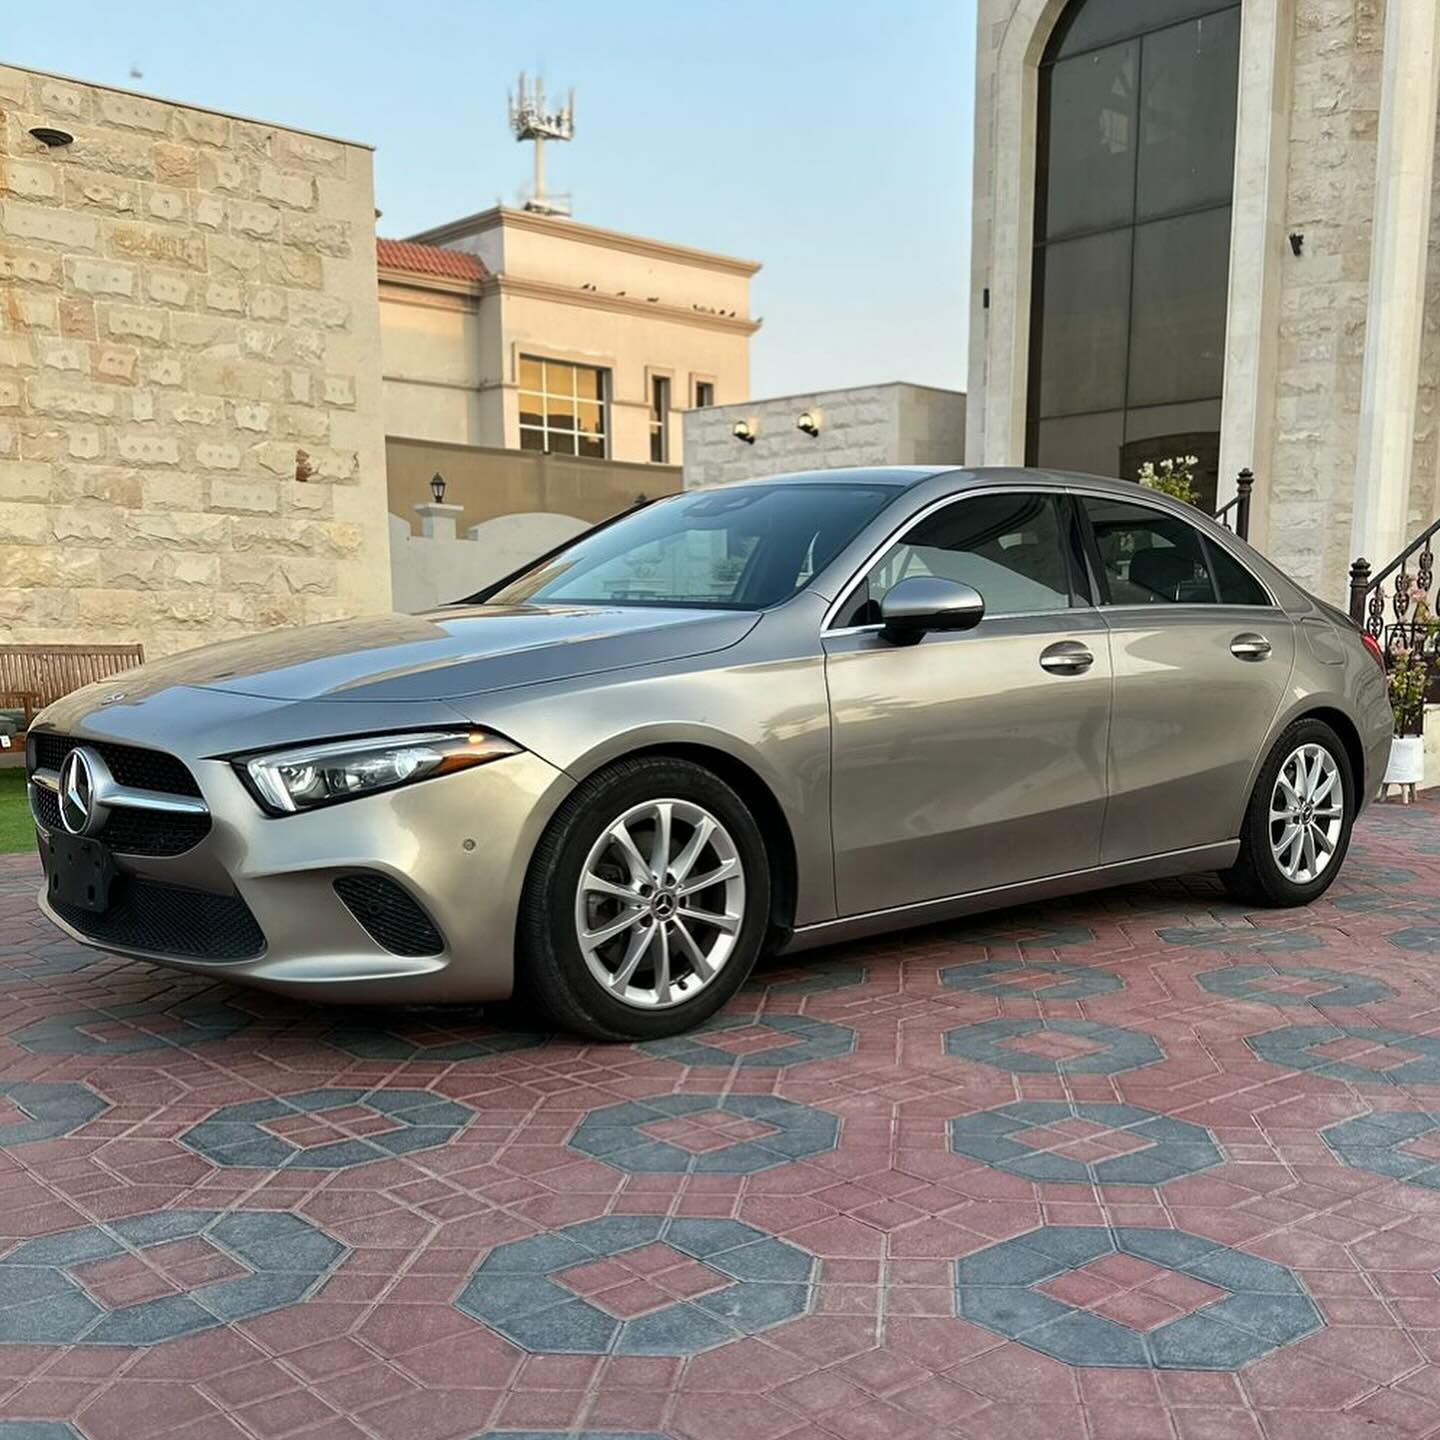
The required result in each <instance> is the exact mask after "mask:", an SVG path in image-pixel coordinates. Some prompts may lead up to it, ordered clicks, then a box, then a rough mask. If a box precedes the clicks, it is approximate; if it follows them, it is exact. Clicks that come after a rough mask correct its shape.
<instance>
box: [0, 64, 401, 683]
mask: <svg viewBox="0 0 1440 1440" xmlns="http://www.w3.org/2000/svg"><path fill="white" fill-rule="evenodd" d="M42 124H44V125H54V126H60V127H63V128H64V129H66V130H68V131H70V132H72V133H73V134H74V136H75V141H74V143H73V144H72V145H68V146H65V147H62V148H58V149H53V150H52V149H48V148H46V147H45V146H44V145H42V144H41V143H40V142H38V141H37V140H35V139H33V138H32V137H31V136H30V135H29V134H28V131H29V129H30V127H32V126H35V125H42ZM302 450H303V451H304V452H306V455H307V456H308V468H309V469H310V470H311V471H312V472H313V473H311V474H310V476H309V478H308V479H306V480H303V481H302V480H297V478H296V474H297V452H299V451H302ZM389 602H390V588H389V538H388V528H387V521H386V497H385V455H384V440H383V429H382V423H381V400H380V362H379V315H378V302H377V296H376V281H375V247H374V186H373V174H372V155H371V152H370V151H369V150H368V149H367V148H366V147H364V146H360V145H351V144H345V143H341V142H337V141H332V140H327V139H323V138H320V137H318V136H313V135H308V134H304V133H301V132H297V131H293V130H286V129H281V128H279V127H275V126H270V125H264V124H259V123H256V122H253V121H248V120H242V119H236V118H232V117H229V116H225V115H217V114H214V113H211V112H209V111H203V110H196V109H191V108H188V107H185V106H181V105H176V104H172V103H169V102H165V101H158V100H152V99H148V98H145V97H141V96H137V95H131V94H129V93H126V92H122V91H116V90H109V89H105V88H102V87H99V86H93V85H86V84H79V83H75V82H71V81H66V80H61V79H58V78H55V77H52V76H48V75H43V74H38V73H34V72H28V71H23V70H16V69H5V68H0V643H4V642H14V643H42V644H43V643H54V642H84V641H91V640H93V641H97V642H100V641H135V640H138V641H140V642H142V643H143V644H144V645H145V648H146V653H147V654H148V655H159V654H164V653H168V652H171V651H175V650H181V649H185V648H188V647H190V646H194V645H198V644H201V643H204V642H205V641H208V640H212V639H217V638H220V637H222V636H231V635H239V634H245V633H248V632H252V631H256V630H260V629H264V628H267V627H270V626H274V625H294V624H300V623H303V622H308V621H314V620H325V619H330V618H333V617H337V616H342V615H351V614H357V613H364V612H366V611H375V610H383V609H388V608H389Z"/></svg>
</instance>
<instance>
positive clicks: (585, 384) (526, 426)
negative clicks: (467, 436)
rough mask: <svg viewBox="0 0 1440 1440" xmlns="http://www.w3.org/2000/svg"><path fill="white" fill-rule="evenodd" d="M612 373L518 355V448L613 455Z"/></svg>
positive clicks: (600, 456)
mask: <svg viewBox="0 0 1440 1440" xmlns="http://www.w3.org/2000/svg"><path fill="white" fill-rule="evenodd" d="M609 393H610V372H609V371H608V370H602V369H600V368H599V367H597V366H594V365H574V364H572V363H570V362H569V361H567V360H546V359H543V358H542V357H540V356H538V355H522V356H521V357H520V448H521V449H522V450H540V451H543V452H544V453H546V454H548V455H583V456H586V457H588V458H589V459H593V460H603V459H605V457H606V456H607V455H608V454H609V453H610V427H609V424H608V413H607V412H608V403H607V402H608V400H609Z"/></svg>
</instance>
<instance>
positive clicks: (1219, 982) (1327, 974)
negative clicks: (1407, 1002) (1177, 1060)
mask: <svg viewBox="0 0 1440 1440" xmlns="http://www.w3.org/2000/svg"><path fill="white" fill-rule="evenodd" d="M1195 983H1196V984H1197V985H1199V986H1200V988H1201V989H1202V990H1208V991H1209V992H1210V994H1212V995H1223V996H1224V997H1225V998H1226V999H1227V1000H1259V1001H1262V1002H1264V1003H1265V1004H1267V1005H1319V1006H1324V1007H1326V1008H1329V1007H1330V1006H1332V1005H1372V1004H1374V1003H1375V1002H1376V1001H1377V1000H1393V999H1394V998H1395V991H1394V990H1393V989H1392V988H1391V987H1390V986H1389V985H1387V984H1385V982H1384V981H1383V980H1372V979H1371V978H1370V977H1369V976H1367V975H1348V974H1346V973H1345V971H1343V970H1327V969H1325V968H1324V967H1323V966H1320V965H1231V966H1229V967H1228V968H1226V969H1224V970H1207V971H1205V972H1204V973H1203V974H1201V975H1197V976H1196V977H1195Z"/></svg>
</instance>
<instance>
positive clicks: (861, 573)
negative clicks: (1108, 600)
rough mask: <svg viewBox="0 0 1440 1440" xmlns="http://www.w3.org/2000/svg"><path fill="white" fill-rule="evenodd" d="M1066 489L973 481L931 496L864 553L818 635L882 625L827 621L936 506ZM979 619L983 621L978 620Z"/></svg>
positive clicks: (1007, 615)
mask: <svg viewBox="0 0 1440 1440" xmlns="http://www.w3.org/2000/svg"><path fill="white" fill-rule="evenodd" d="M1069 493H1070V492H1069V490H1068V489H1067V488H1066V487H1065V486H1062V485H977V486H976V487H975V488H974V489H972V490H961V491H958V492H955V493H951V494H949V495H940V496H937V497H936V498H935V499H934V500H932V501H931V502H930V503H929V504H928V505H926V506H924V507H923V508H922V509H920V510H917V511H916V512H915V514H913V515H910V516H907V517H906V518H905V519H904V520H902V521H901V522H900V523H899V524H898V525H897V526H896V527H895V528H894V529H893V530H892V531H891V532H890V533H889V535H887V536H886V537H885V539H884V540H882V541H881V542H880V544H879V545H877V546H876V547H875V549H874V550H872V551H871V552H870V554H869V555H867V556H866V557H865V562H864V564H862V565H861V566H860V568H859V569H858V570H856V572H855V573H854V574H853V575H852V576H851V577H850V579H849V580H847V581H846V582H845V584H844V585H843V586H842V587H841V588H840V593H839V594H838V595H837V596H836V598H835V599H834V600H832V601H831V602H830V604H829V605H828V606H827V607H826V610H825V614H824V617H823V618H822V619H821V621H820V634H821V636H822V637H823V636H827V635H865V634H871V633H875V632H877V631H880V630H883V629H884V628H885V627H884V626H883V625H834V626H832V625H831V623H830V622H831V621H832V620H833V619H834V618H835V616H836V614H837V613H838V612H839V611H840V610H842V609H843V608H844V606H845V602H846V601H847V600H849V599H850V596H851V595H852V594H853V593H854V592H855V589H856V587H857V586H858V585H859V584H860V582H861V581H862V580H863V579H864V578H865V577H866V576H867V575H868V574H869V573H870V570H871V567H872V566H874V565H875V564H876V562H877V561H878V560H879V559H880V557H881V556H882V555H884V554H885V552H886V551H887V550H889V548H890V547H891V546H892V545H896V544H898V543H899V541H900V538H901V536H903V535H904V534H905V533H906V532H907V531H908V530H910V529H911V528H912V527H913V526H915V525H918V524H919V523H920V522H921V521H922V520H928V519H929V518H930V516H932V515H933V514H934V513H935V512H936V511H937V510H943V509H944V508H945V507H946V506H947V505H962V504H964V502H965V501H966V500H973V499H977V498H979V497H980V496H982V495H1058V496H1064V495H1068V494H1069ZM1096 608H1097V607H1096V605H1095V603H1094V602H1093V601H1091V602H1090V604H1088V605H1066V606H1065V607H1064V608H1063V609H1057V610H996V611H993V612H992V611H989V610H987V611H986V612H985V619H986V620H1012V619H1021V618H1024V617H1027V616H1036V615H1039V616H1045V615H1074V614H1075V613H1076V612H1077V611H1085V610H1094V609H1096ZM982 623H983V622H982Z"/></svg>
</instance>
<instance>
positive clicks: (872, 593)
mask: <svg viewBox="0 0 1440 1440" xmlns="http://www.w3.org/2000/svg"><path fill="white" fill-rule="evenodd" d="M1074 519H1075V517H1074V514H1073V511H1072V507H1071V501H1070V500H1069V498H1068V497H1067V496H1064V495H1061V494H1050V493H1041V492H1016V491H1006V492H992V493H984V494H978V495H973V496H967V497H962V498H959V499H956V500H953V501H949V502H947V503H946V504H945V505H943V506H942V507H940V508H939V509H937V510H933V511H932V512H930V513H929V514H927V515H923V516H922V517H920V518H919V519H917V520H916V521H915V522H914V524H913V525H912V527H911V528H910V529H909V530H908V531H907V532H906V534H905V535H904V536H902V537H901V538H900V539H899V540H898V541H897V542H896V543H895V544H894V545H892V546H891V547H890V548H889V550H887V551H886V553H885V554H884V555H883V556H882V557H881V559H880V560H879V562H878V563H877V564H875V565H874V566H873V567H871V569H870V570H869V571H868V572H867V574H866V575H865V576H864V577H862V578H861V579H860V581H859V582H858V584H857V585H856V587H855V588H854V589H853V590H852V591H851V592H850V593H849V594H848V595H847V596H846V598H845V599H844V600H843V601H842V603H841V605H840V606H839V607H838V609H837V612H836V616H835V620H834V628H832V629H831V630H830V631H829V632H828V633H827V634H826V636H825V637H824V648H825V654H826V677H827V680H828V684H829V690H830V714H831V736H832V740H831V753H832V764H831V776H832V779H831V787H832V824H833V828H834V843H835V888H836V899H837V904H838V910H839V914H840V915H842V916H845V915H857V914H862V913H865V912H867V911H872V910H883V909H888V908H891V907H893V906H900V905H909V904H914V903H917V902H920V901H925V900H935V899H941V898H944V897H947V896H951V895H957V894H963V893H968V892H971V891H976V890H986V889H990V888H992V887H995V886H1000V885H1008V884H1012V883H1015V882H1017V881H1022V880H1031V879H1036V878H1039V877H1042V876H1047V875H1054V874H1060V873H1063V872H1065V871H1070V870H1082V869H1085V868H1087V867H1089V866H1092V865H1094V864H1095V863H1096V861H1097V858H1098V855H1099V849H1100V832H1101V824H1102V819H1103V815H1104V808H1105V766H1106V753H1107V745H1108V738H1109V737H1108V732H1109V723H1110V655H1109V637H1108V632H1107V630H1106V627H1105V624H1104V622H1103V621H1102V620H1101V618H1100V616H1099V614H1098V612H1097V611H1096V610H1095V609H1094V608H1092V607H1091V605H1090V600H1089V595H1088V591H1087V587H1086V581H1085V579H1084V573H1083V569H1082V568H1081V565H1080V563H1079V559H1078V556H1079V547H1078V538H1077V526H1076V524H1075V523H1074ZM910 575H939V576H943V577H944V578H946V579H953V580H959V581H963V582H964V583H966V584H968V585H973V586H974V587H975V588H976V589H977V590H978V591H979V592H980V594H981V595H982V596H983V597H984V598H985V602H986V617H985V619H984V620H982V621H981V622H980V624H979V625H978V626H977V627H976V628H975V629H974V630H970V631H966V632H963V633H959V634H942V633H936V634H930V635H927V636H926V637H925V638H924V639H923V640H922V641H921V642H920V643H919V644H917V645H906V646H896V645H892V644H890V643H889V642H888V641H886V640H885V639H883V638H882V637H881V634H880V631H879V624H878V622H879V602H880V600H881V599H882V598H883V596H884V594H885V592H886V591H887V590H888V589H889V587H890V586H891V585H894V584H895V583H896V582H897V581H899V580H901V579H904V578H906V577H907V576H910Z"/></svg>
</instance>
